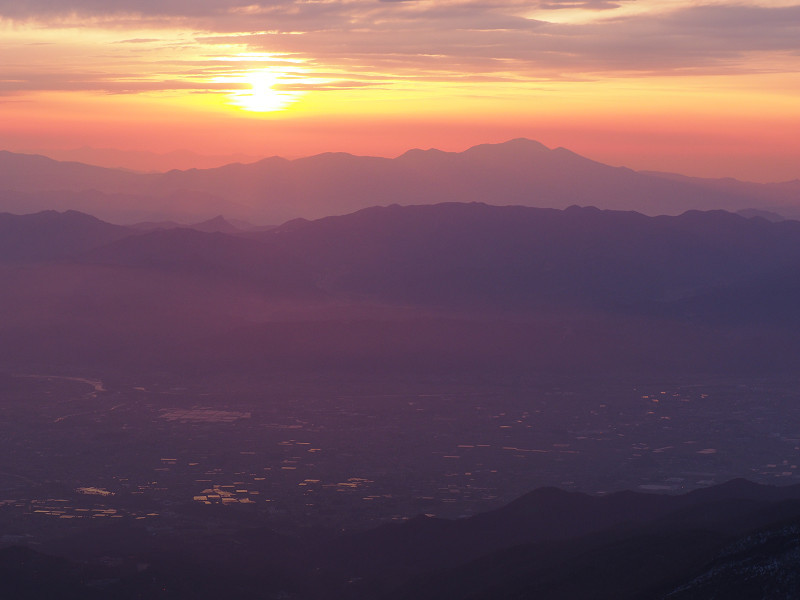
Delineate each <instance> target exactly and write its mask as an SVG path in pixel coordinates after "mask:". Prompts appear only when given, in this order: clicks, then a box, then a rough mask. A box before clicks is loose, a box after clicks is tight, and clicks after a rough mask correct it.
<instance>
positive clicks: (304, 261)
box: [0, 204, 800, 372]
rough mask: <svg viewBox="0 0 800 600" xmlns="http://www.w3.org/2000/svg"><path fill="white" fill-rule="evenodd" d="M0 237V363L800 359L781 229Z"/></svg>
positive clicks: (312, 224)
mask: <svg viewBox="0 0 800 600" xmlns="http://www.w3.org/2000/svg"><path fill="white" fill-rule="evenodd" d="M0 223H5V225H2V226H3V227H5V228H6V230H7V232H6V234H5V236H4V237H3V239H2V242H0V249H2V253H0V255H1V256H3V257H4V259H3V260H5V261H6V262H9V261H12V262H14V261H16V262H23V261H24V262H26V263H27V264H29V265H30V266H31V268H28V269H14V268H10V269H6V270H5V271H2V272H0V277H2V281H0V283H2V286H0V287H1V288H2V293H0V308H2V309H3V310H4V311H5V314H10V315H15V318H14V319H13V320H7V321H6V322H4V323H0V327H2V328H3V334H4V337H3V344H2V345H0V351H2V352H3V353H5V354H4V355H5V356H7V357H13V358H14V359H15V360H23V359H25V357H33V356H38V357H39V358H40V359H44V358H45V357H46V356H49V357H50V359H52V360H56V361H57V360H63V359H65V358H68V360H70V361H79V362H86V361H101V362H104V361H111V362H115V361H117V362H118V361H119V360H125V361H126V362H127V361H133V362H140V361H143V360H147V361H152V362H154V363H157V362H158V361H166V362H167V363H169V364H172V365H176V364H178V363H180V364H181V365H183V367H181V368H184V367H185V368H190V365H195V366H196V365H198V364H201V365H204V367H203V368H211V367H212V366H214V365H216V366H217V367H219V366H220V365H226V366H227V367H226V368H235V369H240V370H241V369H254V370H262V369H264V368H267V367H268V366H269V368H279V365H280V366H282V367H280V368H289V367H291V368H305V369H326V368H333V369H355V370H361V371H363V370H365V369H369V370H374V371H376V372H377V371H380V372H385V371H389V372H390V371H403V372H405V371H408V372H414V371H416V372H420V371H427V370H434V371H441V370H448V369H460V370H475V369H483V370H488V371H496V370H510V371H514V372H519V371H527V370H530V369H535V370H540V371H559V372H564V371H570V370H576V369H577V370H581V371H586V372H613V371H617V370H620V369H622V370H626V371H636V372H663V371H665V370H669V371H672V372H683V371H686V370H705V371H714V372H732V371H737V372H741V371H742V370H747V371H753V372H775V371H781V372H783V371H787V370H792V369H794V368H795V367H796V366H797V365H798V363H799V362H800V342H798V340H800V338H798V336H797V335H796V327H797V325H798V324H799V323H798V319H797V316H796V310H794V307H795V306H796V302H797V301H800V288H798V286H797V284H796V283H795V282H796V281H797V277H796V273H797V269H798V265H800V261H798V257H800V223H798V222H795V221H783V222H779V223H771V222H768V221H766V220H763V219H747V218H744V217H741V216H738V215H734V214H731V213H726V212H722V211H714V212H706V213H702V212H697V211H690V212H687V213H685V214H683V215H680V216H676V217H667V216H661V217H647V216H644V215H641V214H638V213H632V212H616V211H601V210H598V209H595V208H579V207H571V208H569V209H566V210H563V211H562V210H555V209H535V208H528V207H496V206H489V205H485V204H442V205H434V206H409V207H400V206H389V207H375V208H370V209H365V210H362V211H358V212H356V213H353V214H350V215H345V216H342V217H328V218H325V219H320V220H318V221H307V220H302V219H298V220H293V221H291V222H289V223H286V224H285V225H283V226H281V227H278V228H275V229H272V230H270V231H266V232H262V233H257V232H250V233H247V234H236V235H229V234H225V233H220V232H217V233H206V232H201V231H196V230H191V229H184V228H173V229H163V230H156V231H151V232H146V233H141V232H138V231H132V230H129V229H125V228H121V227H118V226H113V225H109V224H107V223H102V222H100V221H98V220H97V219H93V218H91V217H88V216H86V215H81V214H79V213H64V214H58V213H52V212H50V213H41V214H39V215H25V216H14V215H4V216H3V217H2V219H0ZM56 259H58V260H59V261H61V262H59V263H57V264H55V263H52V261H53V260H56ZM43 261H45V262H43ZM47 261H50V262H51V263H52V264H48V263H47ZM37 311H38V312H37ZM92 319H93V320H94V321H95V323H94V324H90V322H91V320H92ZM100 324H102V326H100ZM42 336H44V337H42ZM204 336H206V337H204ZM45 339H46V340H47V342H46V343H43V342H42V341H41V340H45ZM221 349H222V350H221ZM92 364H95V363H94V362H92ZM191 368H194V367H191Z"/></svg>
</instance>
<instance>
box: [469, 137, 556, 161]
mask: <svg viewBox="0 0 800 600" xmlns="http://www.w3.org/2000/svg"><path fill="white" fill-rule="evenodd" d="M532 152H536V153H541V152H550V149H549V148H548V147H547V146H545V145H544V144H542V143H541V142H537V141H535V140H529V139H528V138H514V139H513V140H508V141H507V142H502V143H500V144H479V145H477V146H473V147H472V148H469V149H468V150H465V151H464V152H463V154H467V155H475V156H481V157H483V156H491V155H499V156H506V155H508V154H514V155H519V154H522V153H532Z"/></svg>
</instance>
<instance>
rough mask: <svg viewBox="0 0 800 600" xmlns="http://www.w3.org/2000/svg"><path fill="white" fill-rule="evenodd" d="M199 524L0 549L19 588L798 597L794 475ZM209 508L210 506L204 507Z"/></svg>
mask: <svg viewBox="0 0 800 600" xmlns="http://www.w3.org/2000/svg"><path fill="white" fill-rule="evenodd" d="M182 510H186V509H180V508H179V507H178V508H176V511H175V514H174V517H173V518H175V519H178V518H180V519H182V520H184V521H186V520H187V519H190V518H192V517H194V518H199V519H201V520H202V521H203V522H204V523H205V524H206V525H207V526H208V525H209V524H212V523H213V524H215V525H214V527H208V528H207V529H205V530H201V529H191V528H189V529H184V530H183V531H182V532H181V533H180V534H179V533H176V532H175V531H173V530H171V529H170V528H169V527H166V526H162V527H161V528H159V529H158V530H154V529H152V528H151V527H148V528H145V527H144V526H137V524H136V523H135V522H119V523H116V524H114V525H113V526H103V527H94V528H90V529H88V530H86V531H82V532H78V533H73V534H72V535H70V536H67V537H66V538H63V539H57V540H51V541H50V542H49V543H48V544H47V547H43V548H38V549H36V550H33V549H30V548H24V547H21V546H13V545H12V546H10V547H9V546H8V544H5V545H6V546H7V547H5V548H4V549H3V550H0V575H2V576H1V577H0V594H2V596H3V597H7V598H15V599H17V598H18V599H40V598H42V599H43V598H50V597H58V598H70V599H71V598H76V599H77V598H87V599H98V600H99V599H111V598H114V599H120V598H122V599H128V598H131V599H132V598H170V599H174V600H183V599H186V600H189V599H204V598H215V597H219V595H220V594H222V595H226V596H231V595H233V596H239V595H241V596H252V597H259V598H284V599H295V600H344V599H350V600H356V599H365V600H366V599H367V598H369V599H386V600H390V599H391V600H406V599H408V600H410V599H412V598H422V599H431V600H432V599H440V598H449V599H452V600H462V599H463V600H467V599H471V600H472V599H486V600H489V599H490V598H509V599H514V598H520V599H522V598H545V599H553V600H555V599H561V600H581V599H587V600H588V599H589V598H593V599H595V600H604V599H608V600H667V599H679V600H690V599H700V598H714V597H719V598H723V597H724V598H729V599H731V600H750V599H754V598H771V599H772V598H794V597H797V596H796V594H797V589H798V588H797V586H798V583H800V576H799V575H798V571H797V568H796V565H797V562H796V560H797V555H798V553H799V552H800V486H797V485H793V486H788V487H773V486H764V485H757V484H754V483H750V482H747V481H744V480H734V481H730V482H728V483H725V484H722V485H719V486H715V487H711V488H705V489H701V490H696V491H693V492H689V493H686V494H681V495H660V494H647V493H640V492H619V493H614V494H609V495H606V496H589V495H585V494H581V493H574V492H565V491H562V490H559V489H556V488H542V489H538V490H535V491H533V492H531V493H530V494H527V495H525V496H523V497H521V498H519V499H518V500H516V501H514V502H513V503H511V504H509V505H507V506H505V507H503V508H500V509H497V510H494V511H491V512H487V513H482V514H479V515H476V516H474V517H471V518H465V519H460V520H442V519H430V518H426V517H423V516H420V517H417V518H414V519H411V520H409V521H406V522H404V523H402V524H392V525H384V526H381V527H378V528H377V529H372V530H369V531H365V532H362V533H356V534H346V535H331V534H329V533H327V534H326V533H322V532H316V533H314V532H308V533H307V534H305V535H303V536H300V537H297V536H295V537H287V536H285V535H280V534H277V533H275V532H273V531H271V530H270V529H269V526H268V523H261V522H252V521H250V520H248V519H247V518H243V517H242V515H239V516H237V515H236V514H235V511H233V512H226V511H225V510H222V511H212V512H209V513H208V514H194V515H190V514H189V513H188V512H186V513H183V514H181V511H182ZM209 510H210V509H209Z"/></svg>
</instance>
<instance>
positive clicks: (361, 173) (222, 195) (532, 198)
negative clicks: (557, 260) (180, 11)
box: [0, 139, 800, 223]
mask: <svg viewBox="0 0 800 600" xmlns="http://www.w3.org/2000/svg"><path fill="white" fill-rule="evenodd" d="M0 181H2V182H3V183H2V184H0V209H3V210H19V208H18V206H19V204H20V201H21V199H20V197H19V194H26V195H27V196H25V199H24V201H25V202H27V204H28V210H37V209H44V208H56V209H64V208H76V209H80V210H84V211H87V212H90V213H92V214H95V215H97V216H101V217H102V218H106V219H110V220H112V221H115V222H125V223H131V222H135V221H142V220H164V219H173V220H178V221H183V222H190V221H193V220H198V219H209V218H211V217H213V216H214V215H217V214H225V215H226V216H229V217H236V218H242V219H247V220H251V221H253V222H267V223H277V222H281V221H285V220H287V219H291V218H296V217H304V218H320V217H324V216H328V215H334V214H343V213H349V212H353V211H356V210H359V209H362V208H366V207H369V206H374V205H384V206H385V205H390V204H394V203H398V204H404V205H410V204H436V203H442V202H486V203H489V204H495V205H522V206H532V207H549V208H566V207H567V206H570V205H573V204H578V205H583V206H586V205H592V206H598V207H601V208H604V209H615V210H636V211H638V212H642V213H645V214H649V215H657V214H672V215H675V214H679V213H682V212H684V211H686V210H690V209H697V210H711V209H725V210H731V211H736V210H740V209H761V210H764V209H766V210H773V211H776V212H778V213H781V214H787V215H788V213H791V211H792V210H794V211H798V210H799V209H798V207H800V190H799V189H798V187H797V185H793V184H792V183H791V182H789V183H786V184H769V185H765V184H756V183H746V182H738V181H735V180H702V179H694V178H688V177H682V176H670V175H664V174H660V173H638V172H635V171H632V170H630V169H627V168H624V167H611V166H608V165H604V164H602V163H599V162H596V161H593V160H590V159H588V158H584V157H582V156H579V155H577V154H575V153H574V152H571V151H569V150H567V149H565V148H555V149H549V148H547V147H545V146H543V145H542V144H540V143H538V142H535V141H532V140H526V139H516V140H511V141H508V142H505V143H502V144H482V145H480V146H476V147H474V148H470V149H468V150H466V151H464V152H460V153H459V152H442V151H438V150H427V151H423V150H410V151H408V152H406V153H404V154H402V155H401V156H399V157H397V158H395V159H388V158H378V157H369V156H353V155H350V154H345V153H324V154H319V155H316V156H311V157H306V158H300V159H296V160H286V159H283V158H280V157H272V158H267V159H264V160H261V161H258V162H255V163H251V164H239V163H234V164H230V165H225V166H223V167H218V168H214V169H189V170H185V171H178V170H173V171H169V172H166V173H131V172H128V171H121V170H115V169H103V168H100V167H91V166H88V165H81V164H80V163H66V162H64V163H61V162H57V161H53V160H51V159H48V158H45V157H41V156H32V155H18V154H12V153H8V152H5V153H2V154H0ZM2 190H7V192H5V193H4V192H2ZM54 192H57V193H56V194H54ZM67 193H69V194H70V195H71V196H72V206H64V205H63V204H62V203H61V197H63V196H64V195H65V194H67ZM101 193H102V194H104V195H105V196H106V197H102V196H97V194H101ZM109 195H112V196H111V197H108V196H109ZM4 196H5V197H4ZM93 196H94V197H93ZM132 197H136V198H138V206H137V205H136V204H134V203H133V202H131V201H130V200H131V199H132ZM187 199H190V200H191V201H187ZM104 200H109V202H105V201H104ZM782 207H785V209H784V208H782ZM136 215H138V217H137V216H136Z"/></svg>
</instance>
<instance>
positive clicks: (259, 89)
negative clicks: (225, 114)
mask: <svg viewBox="0 0 800 600" xmlns="http://www.w3.org/2000/svg"><path fill="white" fill-rule="evenodd" d="M224 81H225V82H226V83H237V84H240V85H243V86H245V87H244V88H243V89H237V90H232V91H231V92H230V93H229V94H228V97H229V98H230V103H231V104H233V105H234V106H238V107H239V108H241V109H243V110H247V111H251V112H275V111H280V110H285V109H286V108H287V107H288V106H289V105H291V104H293V103H295V102H297V101H298V100H299V99H300V97H301V96H302V95H303V92H299V91H294V90H282V89H280V88H279V87H277V86H280V85H281V83H283V82H282V80H281V77H280V75H278V74H276V73H275V72H273V71H271V70H270V69H259V70H255V71H247V72H245V73H242V74H240V75H237V76H234V77H226V78H224ZM247 86H249V89H248V87H247Z"/></svg>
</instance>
